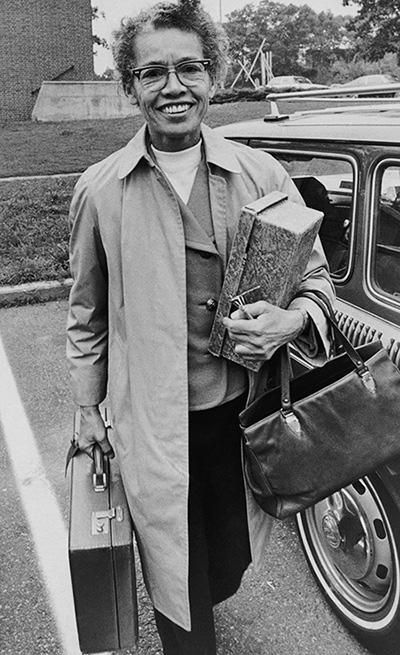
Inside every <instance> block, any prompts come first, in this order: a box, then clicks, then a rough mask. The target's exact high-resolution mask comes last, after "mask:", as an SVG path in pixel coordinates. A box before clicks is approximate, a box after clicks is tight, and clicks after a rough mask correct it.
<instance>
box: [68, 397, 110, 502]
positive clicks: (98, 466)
mask: <svg viewBox="0 0 400 655" xmlns="http://www.w3.org/2000/svg"><path fill="white" fill-rule="evenodd" d="M103 420H104V424H105V427H106V428H109V427H111V424H110V422H109V420H108V414H107V408H105V409H104V417H103ZM79 428H80V411H79V409H78V410H77V411H76V412H75V414H74V428H73V438H72V440H71V444H70V447H69V450H68V453H67V458H66V463H65V475H66V474H67V470H68V466H69V463H70V461H71V459H72V458H73V457H75V456H76V455H77V454H78V453H80V452H81V451H80V450H79V448H78V445H77V437H78V436H79ZM109 473H110V466H109V460H108V457H107V455H105V454H104V453H103V451H102V449H101V446H100V445H99V444H97V443H96V444H95V445H94V446H93V473H92V483H93V490H94V491H96V492H102V491H105V490H106V489H107V487H108V479H109Z"/></svg>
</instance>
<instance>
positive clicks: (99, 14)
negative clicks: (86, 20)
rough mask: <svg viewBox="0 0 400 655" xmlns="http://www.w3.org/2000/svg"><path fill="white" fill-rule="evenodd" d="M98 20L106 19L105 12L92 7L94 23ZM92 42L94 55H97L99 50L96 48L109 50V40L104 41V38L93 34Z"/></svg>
mask: <svg viewBox="0 0 400 655" xmlns="http://www.w3.org/2000/svg"><path fill="white" fill-rule="evenodd" d="M98 18H105V14H104V11H99V8H98V7H92V21H94V20H97V19H98ZM92 41H93V46H94V47H93V54H94V55H95V54H97V49H96V47H95V46H99V47H100V48H106V49H107V50H108V47H109V46H108V43H107V40H106V39H104V38H103V37H100V36H98V35H97V34H94V33H93V34H92Z"/></svg>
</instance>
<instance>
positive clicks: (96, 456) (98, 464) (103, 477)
mask: <svg viewBox="0 0 400 655" xmlns="http://www.w3.org/2000/svg"><path fill="white" fill-rule="evenodd" d="M93 468H94V470H93V475H92V482H93V490H94V491H96V492H101V491H106V489H107V487H108V478H109V463H108V457H107V455H105V454H104V453H103V451H102V449H101V447H100V446H99V444H97V443H96V444H95V445H94V446H93Z"/></svg>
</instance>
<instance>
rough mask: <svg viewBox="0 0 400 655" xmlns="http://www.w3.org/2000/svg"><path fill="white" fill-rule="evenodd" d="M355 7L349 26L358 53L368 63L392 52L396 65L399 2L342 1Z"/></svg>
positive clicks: (399, 52)
mask: <svg viewBox="0 0 400 655" xmlns="http://www.w3.org/2000/svg"><path fill="white" fill-rule="evenodd" d="M349 4H355V5H359V7H360V10H359V12H358V13H357V15H356V16H355V17H354V18H353V19H352V21H351V23H350V29H351V30H353V31H354V33H355V35H356V36H357V37H358V39H359V50H360V52H361V53H362V54H364V55H365V56H366V57H368V58H369V59H371V60H372V61H376V60H378V59H381V58H382V57H383V56H384V55H385V54H386V53H388V52H394V53H395V54H396V55H397V61H398V63H399V64H400V2H399V0H343V5H344V6H348V5H349Z"/></svg>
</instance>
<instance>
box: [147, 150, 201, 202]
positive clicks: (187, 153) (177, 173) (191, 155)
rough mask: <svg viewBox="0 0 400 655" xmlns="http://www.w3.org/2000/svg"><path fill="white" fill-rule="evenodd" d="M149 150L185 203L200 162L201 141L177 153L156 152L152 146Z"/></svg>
mask: <svg viewBox="0 0 400 655" xmlns="http://www.w3.org/2000/svg"><path fill="white" fill-rule="evenodd" d="M151 148H152V151H153V153H154V157H155V159H156V161H157V164H158V165H159V167H160V168H161V170H162V171H163V173H164V174H165V175H166V177H167V178H168V180H169V181H170V183H171V184H172V186H173V187H174V189H175V191H176V192H177V193H178V194H179V196H180V197H181V198H182V200H183V202H184V203H187V201H188V200H189V197H190V192H191V190H192V186H193V183H194V179H195V177H196V173H197V169H198V167H199V164H200V161H201V141H199V142H198V143H196V145H195V146H191V147H190V148H185V150H178V151H177V152H167V151H165V150H157V148H155V147H154V146H153V145H152V146H151Z"/></svg>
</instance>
